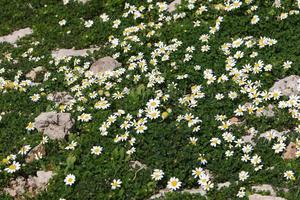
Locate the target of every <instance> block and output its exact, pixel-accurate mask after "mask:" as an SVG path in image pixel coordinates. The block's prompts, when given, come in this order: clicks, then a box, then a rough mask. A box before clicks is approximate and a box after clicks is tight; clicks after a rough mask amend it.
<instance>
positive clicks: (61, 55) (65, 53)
mask: <svg viewBox="0 0 300 200" xmlns="http://www.w3.org/2000/svg"><path fill="white" fill-rule="evenodd" d="M99 49H100V48H98V47H97V48H89V49H80V50H75V49H58V50H56V51H52V58H54V59H55V60H63V59H65V58H67V57H72V56H87V55H88V52H91V53H92V52H94V51H97V50H99Z"/></svg>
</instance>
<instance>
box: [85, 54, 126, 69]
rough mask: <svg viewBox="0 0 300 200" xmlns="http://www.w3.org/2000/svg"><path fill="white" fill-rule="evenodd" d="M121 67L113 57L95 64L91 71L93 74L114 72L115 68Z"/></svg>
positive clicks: (102, 59)
mask: <svg viewBox="0 0 300 200" xmlns="http://www.w3.org/2000/svg"><path fill="white" fill-rule="evenodd" d="M120 66H121V63H119V62H118V61H116V60H115V59H113V58H112V57H109V56H106V57H103V58H100V59H98V60H97V61H96V62H94V63H93V64H92V66H91V68H90V71H91V72H93V73H99V72H106V71H113V70H114V69H115V68H117V67H120Z"/></svg>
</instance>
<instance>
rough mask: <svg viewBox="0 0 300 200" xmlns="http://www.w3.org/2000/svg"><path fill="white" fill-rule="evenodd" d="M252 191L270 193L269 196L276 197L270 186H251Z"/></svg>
mask: <svg viewBox="0 0 300 200" xmlns="http://www.w3.org/2000/svg"><path fill="white" fill-rule="evenodd" d="M252 190H254V191H255V192H270V194H271V196H276V192H275V190H274V189H273V187H272V186H271V185H268V184H262V185H254V186H252Z"/></svg>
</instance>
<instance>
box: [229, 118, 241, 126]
mask: <svg viewBox="0 0 300 200" xmlns="http://www.w3.org/2000/svg"><path fill="white" fill-rule="evenodd" d="M229 121H230V123H231V124H233V125H239V124H241V123H242V122H241V121H240V120H239V118H237V117H232V118H230V119H229Z"/></svg>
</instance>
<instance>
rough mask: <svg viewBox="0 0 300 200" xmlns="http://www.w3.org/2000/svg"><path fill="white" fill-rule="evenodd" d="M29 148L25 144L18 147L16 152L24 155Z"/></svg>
mask: <svg viewBox="0 0 300 200" xmlns="http://www.w3.org/2000/svg"><path fill="white" fill-rule="evenodd" d="M30 148H31V147H30V145H25V146H23V147H22V148H21V149H20V151H19V152H18V153H19V154H21V155H25V154H26V153H27V152H28V151H29V150H30Z"/></svg>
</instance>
